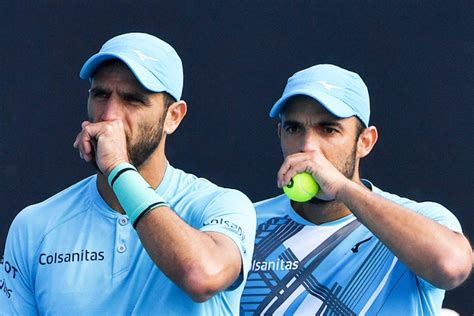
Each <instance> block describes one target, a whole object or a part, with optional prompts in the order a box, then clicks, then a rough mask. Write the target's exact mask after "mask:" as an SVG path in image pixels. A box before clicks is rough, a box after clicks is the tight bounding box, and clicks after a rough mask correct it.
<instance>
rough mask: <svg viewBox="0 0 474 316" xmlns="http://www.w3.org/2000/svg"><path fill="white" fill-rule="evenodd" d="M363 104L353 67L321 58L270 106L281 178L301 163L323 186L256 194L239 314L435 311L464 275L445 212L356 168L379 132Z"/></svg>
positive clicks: (455, 232) (464, 248) (451, 220)
mask: <svg viewBox="0 0 474 316" xmlns="http://www.w3.org/2000/svg"><path fill="white" fill-rule="evenodd" d="M369 113H370V104H369V94H368V91H367V87H366V86H365V84H364V82H363V81H362V79H361V78H360V77H359V75H357V74H356V73H353V72H350V71H347V70H345V69H342V68H340V67H337V66H334V65H316V66H313V67H310V68H307V69H304V70H302V71H299V72H297V73H295V74H294V75H293V76H292V77H291V78H290V79H289V80H288V83H287V85H286V87H285V90H284V92H283V95H282V97H281V98H280V99H279V100H278V101H277V102H276V103H275V105H274V106H273V108H272V109H271V111H270V116H271V117H277V118H279V123H278V135H279V137H280V141H281V148H282V152H283V156H284V161H283V164H282V166H281V168H280V170H279V171H278V175H277V184H278V186H279V187H280V188H281V187H284V186H285V185H288V184H289V183H290V181H291V180H292V178H293V176H295V175H296V174H298V173H302V172H307V173H310V174H311V175H312V177H313V178H314V179H315V180H316V182H317V183H318V184H319V186H320V190H319V192H318V193H317V194H316V196H315V197H314V198H313V199H311V200H309V201H307V202H304V203H303V202H295V201H290V200H289V199H288V197H287V196H285V195H280V196H277V197H275V198H271V199H268V200H265V201H261V202H259V203H256V204H255V206H256V210H257V225H258V226H257V235H256V243H255V251H254V256H253V260H252V267H251V270H250V272H249V275H248V279H247V284H246V287H245V289H244V294H243V295H242V300H241V314H242V315H254V314H265V315H273V314H278V315H283V314H288V315H293V314H298V315H366V314H367V315H434V314H438V313H439V312H440V309H441V304H442V301H443V297H444V290H445V289H452V288H454V287H456V286H458V285H459V284H461V283H462V282H463V281H464V280H465V279H466V278H467V276H468V275H469V272H470V270H471V267H472V264H471V247H470V245H469V242H468V241H467V239H466V238H465V237H464V236H463V235H462V231H461V226H460V224H459V221H458V220H457V219H456V217H455V216H454V215H453V214H452V213H451V212H450V211H448V210H447V209H446V208H444V207H443V206H441V205H439V204H437V203H433V202H422V203H417V202H415V201H411V200H409V199H406V198H402V197H399V196H396V195H394V194H390V193H387V192H384V191H382V190H381V189H379V188H377V187H376V186H375V185H373V184H372V183H370V182H369V181H367V180H364V179H361V178H360V174H359V164H360V159H362V158H363V157H365V156H367V155H368V154H369V153H370V151H371V150H372V148H373V146H374V145H375V143H376V141H377V129H376V128H375V127H374V126H370V125H369Z"/></svg>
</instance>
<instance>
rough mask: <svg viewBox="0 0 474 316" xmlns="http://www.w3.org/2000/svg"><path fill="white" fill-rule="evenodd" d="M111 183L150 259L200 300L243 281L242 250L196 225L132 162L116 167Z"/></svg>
mask: <svg viewBox="0 0 474 316" xmlns="http://www.w3.org/2000/svg"><path fill="white" fill-rule="evenodd" d="M108 182H109V185H110V186H111V187H112V189H113V190H114V193H115V194H116V196H117V198H118V200H119V202H120V204H121V205H122V207H123V208H124V210H125V211H126V213H127V215H128V216H129V217H130V221H131V223H132V225H133V226H134V227H135V228H136V229H137V231H138V234H139V236H140V239H141V241H142V243H143V246H144V247H145V249H146V250H147V252H148V253H149V255H150V257H151V258H152V259H153V261H154V262H155V263H156V265H157V266H158V267H159V268H160V270H161V271H163V273H165V274H166V275H167V276H168V277H169V278H170V279H171V280H172V281H173V282H175V283H176V284H177V285H178V286H180V287H181V288H182V289H183V290H185V291H186V292H187V293H188V294H189V295H190V296H191V297H192V298H193V299H194V300H196V301H204V300H207V299H208V298H210V297H211V296H212V295H213V294H215V293H216V292H217V291H219V290H222V289H224V288H226V287H227V286H229V285H230V284H232V282H233V281H234V280H235V279H236V278H237V276H238V275H239V272H240V267H241V258H240V251H239V249H238V247H237V245H236V244H235V243H234V241H233V240H232V239H231V238H230V237H227V236H225V235H224V234H220V233H212V232H202V231H200V230H197V229H195V228H193V227H191V226H190V225H189V224H188V223H186V222H185V221H183V220H182V219H181V218H180V217H179V216H178V215H177V214H176V213H175V212H174V211H173V210H172V209H171V207H170V205H169V204H168V203H167V202H166V201H165V200H164V199H163V197H161V196H159V195H158V194H157V193H156V192H155V190H154V189H153V188H151V187H150V186H149V184H148V183H147V182H146V181H145V180H144V179H143V178H142V177H141V175H140V174H139V173H138V172H137V171H136V169H135V168H134V167H133V166H131V165H130V164H126V163H125V164H120V165H118V166H117V167H116V168H114V169H113V170H112V171H111V172H110V174H109V175H108ZM202 211H204V210H202ZM223 252H225V254H226V255H225V256H222V253H223Z"/></svg>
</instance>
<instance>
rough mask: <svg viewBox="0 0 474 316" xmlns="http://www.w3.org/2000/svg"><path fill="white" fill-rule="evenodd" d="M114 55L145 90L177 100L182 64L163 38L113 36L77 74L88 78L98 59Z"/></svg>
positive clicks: (136, 35) (126, 35) (139, 35)
mask: <svg viewBox="0 0 474 316" xmlns="http://www.w3.org/2000/svg"><path fill="white" fill-rule="evenodd" d="M114 58H118V59H120V60H121V61H123V62H124V63H125V64H126V65H127V66H128V67H129V68H130V70H131V71H132V73H133V74H134V75H135V77H136V78H137V80H138V81H139V82H140V83H141V84H142V85H143V86H144V87H145V88H146V89H148V90H150V91H153V92H164V91H165V92H168V93H169V94H170V95H172V96H173V97H174V98H175V99H176V100H180V99H181V93H182V92H183V65H182V63H181V59H180V58H179V56H178V54H177V53H176V51H175V50H174V48H173V47H171V45H169V44H168V43H166V42H165V41H163V40H161V39H159V38H157V37H155V36H153V35H150V34H146V33H127V34H122V35H118V36H116V37H113V38H112V39H110V40H108V41H107V42H105V44H104V45H103V46H102V48H101V49H100V51H99V52H98V53H97V54H95V55H93V56H92V57H90V58H89V59H88V60H87V61H86V62H85V63H84V65H83V66H82V69H81V72H80V74H79V76H80V77H81V78H82V79H90V78H91V77H92V75H93V74H94V71H95V70H96V69H97V67H98V66H99V65H100V64H101V63H102V62H104V61H106V60H109V59H114Z"/></svg>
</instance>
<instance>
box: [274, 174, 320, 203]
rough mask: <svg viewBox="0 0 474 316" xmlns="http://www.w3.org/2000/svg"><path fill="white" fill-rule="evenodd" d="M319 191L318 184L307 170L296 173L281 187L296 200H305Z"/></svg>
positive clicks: (291, 198)
mask: <svg viewBox="0 0 474 316" xmlns="http://www.w3.org/2000/svg"><path fill="white" fill-rule="evenodd" d="M318 191H319V185H318V183H317V182H316V180H314V178H313V176H312V175H311V174H309V173H307V172H302V173H298V174H296V175H294V176H293V178H291V180H290V182H289V183H288V184H287V185H285V186H284V187H283V192H285V194H286V195H287V196H288V197H289V198H290V200H293V201H296V202H307V201H309V200H311V199H312V198H313V197H314V196H315V195H316V194H317V193H318Z"/></svg>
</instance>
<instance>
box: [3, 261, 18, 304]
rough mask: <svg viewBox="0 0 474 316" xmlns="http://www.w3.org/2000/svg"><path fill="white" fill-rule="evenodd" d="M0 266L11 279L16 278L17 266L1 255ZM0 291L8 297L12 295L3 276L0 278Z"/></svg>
mask: <svg viewBox="0 0 474 316" xmlns="http://www.w3.org/2000/svg"><path fill="white" fill-rule="evenodd" d="M0 266H1V267H0V268H1V269H2V270H3V271H5V273H6V274H7V275H10V276H11V277H12V279H16V276H17V273H18V268H17V267H15V266H14V265H13V264H11V263H10V262H8V261H7V260H4V258H3V256H2V257H1V258H0ZM0 291H1V292H2V293H4V294H5V295H6V296H7V297H8V298H10V297H11V296H12V291H13V290H12V289H10V288H8V286H7V281H6V280H5V279H4V278H2V279H1V280H0Z"/></svg>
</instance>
